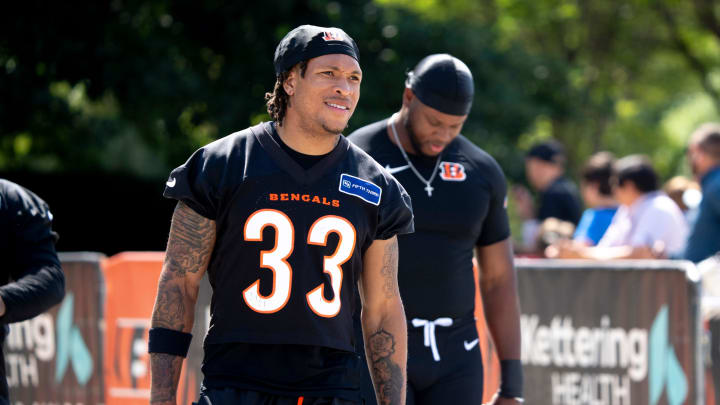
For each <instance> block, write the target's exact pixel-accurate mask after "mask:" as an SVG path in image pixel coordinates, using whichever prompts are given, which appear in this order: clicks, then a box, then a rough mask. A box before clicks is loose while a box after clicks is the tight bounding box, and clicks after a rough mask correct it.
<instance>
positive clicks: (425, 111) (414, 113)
mask: <svg viewBox="0 0 720 405" xmlns="http://www.w3.org/2000/svg"><path fill="white" fill-rule="evenodd" d="M403 105H404V106H405V107H406V108H407V110H408V113H407V115H406V120H405V122H404V124H405V128H406V129H407V132H408V135H409V136H410V141H411V142H412V144H413V148H414V149H415V152H417V153H418V154H420V155H424V156H431V157H432V156H437V155H439V154H440V153H441V152H442V151H443V150H444V149H445V147H446V146H447V145H448V144H449V143H450V142H452V140H453V139H455V138H456V137H457V136H458V135H459V134H460V130H462V127H463V124H464V123H465V120H466V119H467V115H450V114H445V113H442V112H440V111H438V110H436V109H434V108H431V107H428V106H426V105H425V104H423V103H422V102H421V101H420V99H418V98H417V97H416V96H415V94H414V93H413V92H412V90H410V89H407V88H406V89H405V93H404V94H403Z"/></svg>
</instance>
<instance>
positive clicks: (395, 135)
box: [390, 113, 442, 197]
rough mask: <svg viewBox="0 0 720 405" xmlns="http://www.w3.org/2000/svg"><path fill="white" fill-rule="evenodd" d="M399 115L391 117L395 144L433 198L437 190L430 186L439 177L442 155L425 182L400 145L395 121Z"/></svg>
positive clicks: (429, 195)
mask: <svg viewBox="0 0 720 405" xmlns="http://www.w3.org/2000/svg"><path fill="white" fill-rule="evenodd" d="M397 115H398V114H397V113H395V114H393V116H392V117H390V129H391V130H392V133H393V137H394V138H395V144H396V145H397V147H398V149H400V153H402V155H403V157H404V158H405V161H406V162H407V164H408V166H409V167H410V170H412V172H413V173H415V176H417V178H418V180H420V181H421V182H423V184H425V191H427V193H428V197H432V192H433V190H435V189H434V188H433V186H431V185H430V184H431V183H432V182H433V180H434V179H435V175H437V172H438V168H439V167H440V158H441V157H442V153H440V154H439V155H438V157H437V161H436V162H435V167H434V168H433V171H432V174H431V175H430V178H429V179H427V180H425V177H423V175H422V174H420V172H419V171H418V170H417V169H416V168H415V165H413V164H412V162H411V161H410V158H409V157H408V155H407V153H406V152H405V148H403V146H402V144H401V143H400V137H398V133H397V130H396V129H395V119H396V118H397Z"/></svg>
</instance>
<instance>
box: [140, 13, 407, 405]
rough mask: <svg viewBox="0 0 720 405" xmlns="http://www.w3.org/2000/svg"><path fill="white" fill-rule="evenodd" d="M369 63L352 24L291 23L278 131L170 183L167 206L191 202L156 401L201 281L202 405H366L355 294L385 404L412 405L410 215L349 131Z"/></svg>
mask: <svg viewBox="0 0 720 405" xmlns="http://www.w3.org/2000/svg"><path fill="white" fill-rule="evenodd" d="M358 58H359V57H358V48H357V45H356V44H355V42H354V41H353V40H352V39H351V38H350V37H349V36H348V35H347V34H346V33H345V32H343V31H342V30H340V29H337V28H322V27H315V26H309V25H304V26H301V27H298V28H296V29H294V30H293V31H291V32H290V33H288V34H287V35H286V37H285V38H284V39H283V40H282V41H281V42H280V44H279V45H278V47H277V49H276V51H275V60H274V63H275V70H276V74H277V82H276V85H275V89H274V90H273V92H272V93H269V94H268V95H267V96H266V98H267V99H268V103H267V104H268V112H269V113H270V115H271V117H272V118H273V122H266V123H261V124H259V125H256V126H253V127H251V128H248V129H245V130H243V131H240V132H236V133H234V134H231V135H229V136H226V137H224V138H222V139H219V140H217V141H215V142H212V143H210V144H208V145H206V146H204V147H203V148H201V149H199V150H198V151H197V152H195V153H194V154H193V155H192V156H191V157H190V159H189V160H188V161H187V162H186V163H185V164H183V165H182V166H180V167H178V168H177V169H175V170H173V171H172V173H171V174H170V178H169V179H168V181H167V187H166V188H165V196H166V197H169V198H174V199H177V200H178V201H179V202H178V205H177V208H176V209H175V213H174V214H173V219H172V224H171V227H170V237H169V240H168V247H167V254H166V258H165V262H164V265H163V270H162V273H161V277H160V282H159V286H158V295H157V299H156V303H155V308H154V310H153V318H152V328H151V330H150V342H149V351H150V353H151V358H150V359H151V366H152V390H151V391H152V392H151V402H152V403H169V404H174V403H175V391H176V386H177V381H178V378H179V375H180V368H181V364H182V357H183V356H185V354H186V353H187V349H188V346H189V344H190V339H191V336H190V334H189V333H188V332H189V331H191V328H192V324H193V311H194V306H195V303H196V299H197V294H198V285H199V282H200V279H201V278H202V276H203V275H204V274H205V272H207V274H208V277H209V281H210V285H211V286H212V289H213V295H212V301H211V308H210V314H211V320H210V328H209V331H208V333H207V336H206V337H205V341H204V360H203V368H202V371H203V374H204V381H203V388H202V390H201V395H200V400H199V401H198V402H199V403H200V404H213V405H217V404H238V403H242V404H278V405H283V404H293V405H295V404H351V403H359V401H360V396H359V382H358V380H359V378H358V375H357V374H358V373H357V371H358V370H359V369H360V368H359V365H358V362H359V361H363V359H362V358H361V357H360V356H358V355H357V354H356V353H355V337H354V333H353V314H354V313H355V312H356V309H357V310H358V311H359V308H356V306H357V305H356V303H357V297H358V295H359V297H360V298H361V300H362V325H363V331H364V333H365V334H364V338H365V339H366V341H367V342H368V345H367V358H368V360H369V365H370V369H371V370H372V374H373V380H374V382H375V387H377V388H376V389H377V396H378V399H379V401H380V402H381V403H384V404H398V405H399V404H404V403H405V402H404V401H405V379H406V377H405V367H406V356H407V347H406V345H407V328H406V320H405V314H404V310H403V307H402V303H401V301H400V295H399V290H398V286H397V257H398V253H397V252H398V250H397V239H396V236H395V235H397V234H402V233H408V232H412V230H413V222H412V210H411V206H410V198H409V196H408V194H407V193H406V192H405V190H404V189H403V188H402V186H401V185H400V184H399V183H398V182H397V181H396V180H395V179H394V178H393V177H392V176H391V175H389V174H388V173H387V172H386V171H385V170H384V169H383V168H382V167H381V166H380V165H378V164H377V162H375V161H374V160H373V159H372V158H371V157H370V156H368V155H367V154H366V153H365V152H363V151H362V150H360V149H359V148H357V147H356V146H354V145H352V144H351V143H350V142H348V141H347V140H346V139H345V138H344V137H343V136H342V134H341V132H342V131H343V129H344V128H345V127H346V125H347V122H348V120H349V119H350V116H351V115H352V113H353V111H354V110H355V106H356V104H357V101H358V98H359V95H360V81H361V78H362V72H361V70H360V66H359V63H358Z"/></svg>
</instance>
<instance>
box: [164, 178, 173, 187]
mask: <svg viewBox="0 0 720 405" xmlns="http://www.w3.org/2000/svg"><path fill="white" fill-rule="evenodd" d="M165 185H166V186H168V187H170V188H173V187H175V178H174V177H171V178H170V180H168V181H166V182H165Z"/></svg>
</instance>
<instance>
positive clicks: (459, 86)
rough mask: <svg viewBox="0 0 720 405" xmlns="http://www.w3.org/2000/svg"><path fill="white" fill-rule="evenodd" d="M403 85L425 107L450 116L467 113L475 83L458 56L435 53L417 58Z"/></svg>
mask: <svg viewBox="0 0 720 405" xmlns="http://www.w3.org/2000/svg"><path fill="white" fill-rule="evenodd" d="M405 87H408V88H410V89H411V90H412V91H413V93H415V95H416V96H417V97H418V98H419V99H420V101H422V103H423V104H425V105H427V106H428V107H432V108H434V109H436V110H438V111H440V112H443V113H445V114H450V115H467V114H468V113H469V112H470V107H472V102H473V95H474V93H475V85H474V83H473V77H472V73H470V69H469V68H468V67H467V65H465V64H464V63H463V62H462V61H461V60H460V59H458V58H456V57H454V56H452V55H448V54H446V53H443V54H435V55H430V56H427V57H425V58H424V59H423V60H421V61H420V62H419V63H418V64H417V66H415V69H413V70H412V71H411V72H409V73H408V77H407V80H406V81H405Z"/></svg>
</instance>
